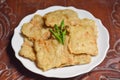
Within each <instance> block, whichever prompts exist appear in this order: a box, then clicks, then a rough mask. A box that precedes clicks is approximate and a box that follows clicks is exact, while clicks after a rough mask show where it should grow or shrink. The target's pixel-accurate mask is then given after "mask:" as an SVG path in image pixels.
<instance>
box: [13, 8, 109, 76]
mask: <svg viewBox="0 0 120 80" xmlns="http://www.w3.org/2000/svg"><path fill="white" fill-rule="evenodd" d="M60 9H72V10H74V11H76V12H77V13H78V16H79V18H81V19H82V18H89V19H92V20H94V21H95V22H96V25H97V27H98V39H97V44H98V55H97V56H95V57H92V61H91V63H89V64H84V65H75V66H69V67H63V68H56V69H51V70H48V71H46V72H43V71H42V70H40V69H38V68H37V67H36V65H35V64H34V62H32V61H30V60H28V59H25V58H23V57H21V56H19V54H18V53H19V50H20V49H21V45H22V43H23V37H22V36H21V27H22V25H23V24H24V23H26V22H29V21H30V20H31V19H32V18H33V16H34V15H35V14H40V15H42V16H43V15H45V14H46V13H48V12H51V11H55V10H60ZM12 47H13V49H14V51H15V56H16V58H17V59H18V60H19V61H21V63H22V64H23V65H24V66H25V67H26V68H27V69H28V70H30V71H32V72H34V73H37V74H40V75H43V76H46V77H56V78H69V77H74V76H77V75H80V74H83V73H87V72H89V71H91V70H92V69H93V68H94V67H96V66H97V65H99V64H100V63H101V62H102V61H103V60H104V58H105V56H106V53H107V50H108V48H109V33H108V31H107V29H106V28H105V26H104V25H103V24H102V22H101V20H100V19H97V18H95V17H94V16H93V15H92V14H91V13H90V12H88V11H86V10H82V9H76V8H74V7H62V6H52V7H49V8H46V9H43V10H38V11H36V12H35V13H33V14H30V15H27V16H26V17H24V18H23V19H22V20H21V22H20V23H19V25H18V26H17V27H16V28H15V30H14V35H13V38H12Z"/></svg>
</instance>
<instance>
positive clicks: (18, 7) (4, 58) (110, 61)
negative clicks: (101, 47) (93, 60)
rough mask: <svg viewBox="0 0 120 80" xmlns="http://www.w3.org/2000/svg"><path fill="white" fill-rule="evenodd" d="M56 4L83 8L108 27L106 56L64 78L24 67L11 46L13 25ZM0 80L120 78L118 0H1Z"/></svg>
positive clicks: (101, 79)
mask: <svg viewBox="0 0 120 80" xmlns="http://www.w3.org/2000/svg"><path fill="white" fill-rule="evenodd" d="M55 5H60V6H74V7H76V8H78V9H85V10H87V11H89V12H91V13H92V14H93V15H94V16H95V17H97V18H99V19H101V21H102V23H103V24H104V26H105V27H106V28H107V29H108V31H109V34H110V48H109V50H108V51H107V56H106V58H105V59H104V61H103V62H102V63H101V64H100V65H98V66H97V67H95V68H94V69H93V70H92V71H90V72H89V73H86V74H83V75H78V76H76V77H73V78H67V79H58V78H47V77H44V76H41V75H38V74H35V73H32V72H30V71H29V70H27V69H25V68H24V66H22V65H21V63H20V62H19V61H18V60H17V59H16V58H15V55H14V51H13V49H12V47H11V39H12V35H13V33H14V28H15V27H16V26H17V25H18V24H19V22H20V21H21V19H22V18H23V17H24V16H26V15H28V14H31V13H34V12H35V11H36V10H38V9H45V8H47V7H50V6H55ZM18 43H19V42H18ZM101 54H102V53H101ZM0 80H120V0H0Z"/></svg>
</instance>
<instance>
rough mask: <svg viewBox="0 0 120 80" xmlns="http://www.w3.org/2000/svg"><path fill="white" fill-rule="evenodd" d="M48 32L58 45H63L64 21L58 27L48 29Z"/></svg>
mask: <svg viewBox="0 0 120 80" xmlns="http://www.w3.org/2000/svg"><path fill="white" fill-rule="evenodd" d="M50 32H51V33H52V34H53V36H54V37H55V38H56V39H57V40H58V41H59V42H60V43H62V44H64V41H65V35H66V30H65V26H64V20H62V21H61V23H60V25H59V26H58V25H56V24H55V25H54V28H53V29H50Z"/></svg>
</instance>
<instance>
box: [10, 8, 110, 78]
mask: <svg viewBox="0 0 120 80" xmlns="http://www.w3.org/2000/svg"><path fill="white" fill-rule="evenodd" d="M53 8H62V9H63V8H64V9H74V10H76V11H77V10H82V11H85V12H87V13H89V14H90V16H92V17H93V18H94V20H96V21H98V22H99V23H100V24H101V26H102V28H104V30H105V32H106V33H107V37H108V40H107V42H108V43H107V48H106V51H105V53H104V54H105V55H104V56H103V58H102V60H101V62H102V61H103V60H104V59H105V56H106V54H107V50H108V49H109V40H110V37H109V32H108V30H107V29H106V27H105V26H104V25H103V24H102V21H101V20H100V19H98V18H96V17H94V15H92V13H90V12H89V11H87V10H84V9H78V8H75V7H73V6H68V7H64V6H50V7H48V8H45V9H40V10H37V11H36V12H34V13H32V14H29V15H26V16H25V17H23V18H22V20H21V21H20V22H19V24H18V25H17V26H16V28H15V30H14V34H13V37H12V41H11V43H12V48H13V50H14V52H15V57H16V58H17V59H18V60H19V61H20V62H21V63H22V65H23V66H24V67H25V68H27V67H26V66H25V64H24V63H23V62H22V61H21V60H20V58H19V57H20V56H19V57H18V55H17V54H18V53H16V51H15V47H14V37H15V33H16V31H17V30H18V28H19V25H20V24H22V21H23V20H24V19H25V18H26V17H29V16H33V15H34V14H36V13H39V11H46V10H49V9H53ZM49 12H51V11H49ZM101 62H99V63H98V64H96V65H94V67H96V66H97V65H99V64H100V63H101ZM94 67H92V68H90V69H89V70H88V71H86V72H82V73H81V74H84V73H87V72H89V71H91V70H92V69H93V68H94ZM27 69H28V68H27ZM28 70H30V69H28ZM30 71H31V70H30ZM31 72H34V71H31ZM34 73H36V72H34ZM37 74H39V75H42V76H46V77H55V78H70V77H74V76H77V75H80V73H76V74H74V75H71V76H66V77H65V76H51V75H45V74H40V73H37Z"/></svg>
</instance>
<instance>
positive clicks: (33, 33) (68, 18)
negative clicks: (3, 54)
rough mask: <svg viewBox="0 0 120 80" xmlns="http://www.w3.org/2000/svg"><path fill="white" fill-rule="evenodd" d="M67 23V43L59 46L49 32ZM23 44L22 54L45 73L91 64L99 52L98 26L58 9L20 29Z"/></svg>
mask: <svg viewBox="0 0 120 80" xmlns="http://www.w3.org/2000/svg"><path fill="white" fill-rule="evenodd" d="M62 20H64V24H65V29H66V30H67V33H66V35H65V41H64V42H65V43H64V44H61V43H59V42H58V41H57V40H56V39H55V37H54V36H53V35H52V33H51V32H50V28H53V27H54V25H55V24H56V25H60V23H61V21H62ZM21 34H22V36H23V38H24V43H23V44H22V46H21V50H20V52H19V55H20V56H22V57H24V58H27V59H30V60H31V61H33V62H35V64H36V66H37V67H38V68H40V69H41V70H43V71H46V70H49V69H52V68H58V67H64V66H71V65H78V64H87V63H90V62H91V58H92V56H96V55H97V53H98V48H97V26H96V24H95V22H94V21H93V20H91V19H87V18H85V19H80V18H79V17H78V15H77V13H76V12H75V11H73V10H70V9H65V10H56V11H53V12H49V13H47V14H45V15H44V16H41V15H38V14H36V15H34V17H33V18H32V19H31V21H30V22H28V23H24V24H23V26H22V29H21Z"/></svg>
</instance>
